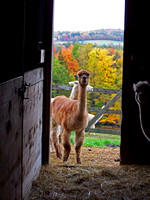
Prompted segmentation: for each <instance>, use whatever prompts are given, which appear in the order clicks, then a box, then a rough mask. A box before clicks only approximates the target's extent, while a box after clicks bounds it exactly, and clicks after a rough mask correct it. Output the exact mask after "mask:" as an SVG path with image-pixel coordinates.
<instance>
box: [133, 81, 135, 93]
mask: <svg viewBox="0 0 150 200" xmlns="http://www.w3.org/2000/svg"><path fill="white" fill-rule="evenodd" d="M133 90H134V92H135V91H136V84H135V83H134V84H133Z"/></svg>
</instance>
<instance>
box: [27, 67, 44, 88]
mask: <svg viewBox="0 0 150 200" xmlns="http://www.w3.org/2000/svg"><path fill="white" fill-rule="evenodd" d="M43 78H44V75H43V68H37V69H34V70H32V71H28V72H26V73H25V74H24V82H26V83H27V84H30V86H31V85H33V84H36V83H38V82H40V81H43Z"/></svg>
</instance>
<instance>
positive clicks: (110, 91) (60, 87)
mask: <svg viewBox="0 0 150 200" xmlns="http://www.w3.org/2000/svg"><path fill="white" fill-rule="evenodd" d="M52 89H53V90H71V89H72V87H71V86H67V85H52ZM92 92H99V93H104V94H116V93H118V92H119V90H117V89H104V88H93V91H92Z"/></svg>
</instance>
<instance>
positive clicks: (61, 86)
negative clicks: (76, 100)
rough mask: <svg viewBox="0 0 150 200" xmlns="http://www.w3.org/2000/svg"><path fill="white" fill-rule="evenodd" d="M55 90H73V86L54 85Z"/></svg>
mask: <svg viewBox="0 0 150 200" xmlns="http://www.w3.org/2000/svg"><path fill="white" fill-rule="evenodd" d="M52 89H53V90H71V89H72V86H68V85H52Z"/></svg>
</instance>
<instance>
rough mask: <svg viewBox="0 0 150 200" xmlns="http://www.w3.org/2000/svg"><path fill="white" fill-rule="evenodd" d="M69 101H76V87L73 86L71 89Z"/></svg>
mask: <svg viewBox="0 0 150 200" xmlns="http://www.w3.org/2000/svg"><path fill="white" fill-rule="evenodd" d="M69 99H74V100H77V99H78V86H74V87H73V88H72V91H71V94H70V97H69Z"/></svg>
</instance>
